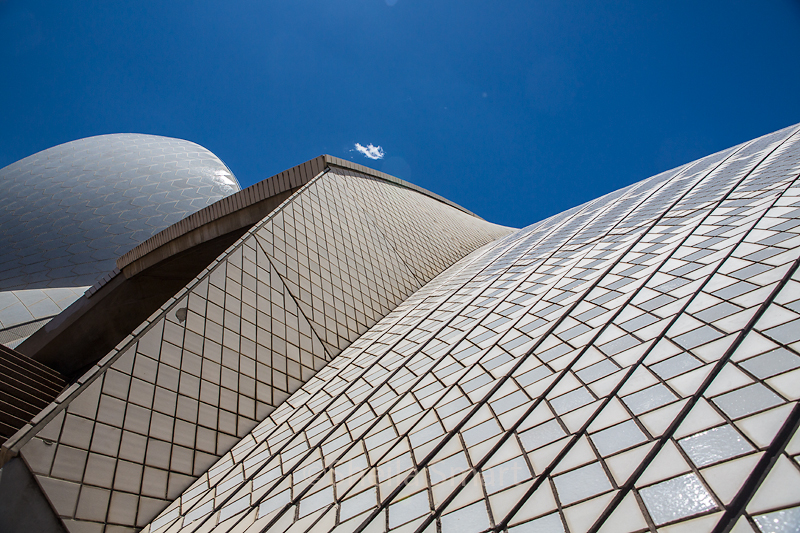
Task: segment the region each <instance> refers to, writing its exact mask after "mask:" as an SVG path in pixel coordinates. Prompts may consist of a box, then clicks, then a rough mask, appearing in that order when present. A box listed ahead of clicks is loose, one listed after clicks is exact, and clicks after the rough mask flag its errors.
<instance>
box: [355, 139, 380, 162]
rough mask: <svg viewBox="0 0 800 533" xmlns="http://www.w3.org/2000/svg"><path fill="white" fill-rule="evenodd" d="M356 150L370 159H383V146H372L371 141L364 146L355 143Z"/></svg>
mask: <svg viewBox="0 0 800 533" xmlns="http://www.w3.org/2000/svg"><path fill="white" fill-rule="evenodd" d="M356 150H358V151H359V152H361V153H362V154H363V155H364V157H368V158H370V159H383V148H381V147H380V146H373V145H372V143H370V144H368V145H366V146H363V145H361V144H359V143H356Z"/></svg>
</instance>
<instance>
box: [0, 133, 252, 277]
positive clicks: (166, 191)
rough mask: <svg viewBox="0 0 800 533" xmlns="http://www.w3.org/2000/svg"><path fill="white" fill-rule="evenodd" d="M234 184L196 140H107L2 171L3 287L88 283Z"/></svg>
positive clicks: (51, 151)
mask: <svg viewBox="0 0 800 533" xmlns="http://www.w3.org/2000/svg"><path fill="white" fill-rule="evenodd" d="M240 189H241V187H240V186H239V183H238V182H237V181H236V178H235V177H234V176H233V173H232V172H231V171H230V169H228V167H227V166H226V165H225V164H224V163H223V162H222V161H221V160H220V159H219V158H218V157H216V156H215V155H214V154H213V153H211V152H210V151H209V150H207V149H205V148H203V147H202V146H200V145H197V144H195V143H192V142H189V141H184V140H180V139H171V138H168V137H160V136H156V135H142V134H113V135H100V136H97V137H89V138H86V139H80V140H77V141H72V142H68V143H65V144H61V145H59V146H55V147H53V148H48V149H47V150H43V151H41V152H39V153H37V154H34V155H32V156H30V157H26V158H25V159H22V160H21V161H18V162H16V163H13V164H11V165H9V166H7V167H5V168H3V169H0V250H3V252H2V254H1V255H0V291H16V290H21V289H42V288H54V287H85V286H88V285H92V284H93V283H95V281H96V280H97V279H99V278H100V277H101V276H102V275H103V274H105V273H106V272H108V271H110V270H113V269H114V268H115V260H116V259H117V258H118V257H119V256H120V255H122V254H123V253H125V252H127V251H128V250H130V249H131V248H133V247H134V246H136V245H137V244H139V243H141V242H142V241H144V240H146V239H148V238H150V237H151V236H153V235H155V234H156V233H158V232H159V231H161V230H163V229H164V228H166V227H168V226H170V225H172V224H174V223H175V222H177V221H179V220H181V219H182V218H184V217H186V216H187V215H189V214H191V213H194V212H195V211H197V210H199V209H201V208H203V207H205V206H207V205H210V204H212V203H214V202H216V201H217V200H220V199H221V198H223V197H225V196H227V195H229V194H232V193H234V192H236V191H238V190H240Z"/></svg>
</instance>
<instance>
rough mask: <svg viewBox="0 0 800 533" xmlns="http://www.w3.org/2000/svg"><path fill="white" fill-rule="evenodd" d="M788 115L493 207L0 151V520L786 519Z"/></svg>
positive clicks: (247, 530) (270, 528)
mask: <svg viewBox="0 0 800 533" xmlns="http://www.w3.org/2000/svg"><path fill="white" fill-rule="evenodd" d="M798 180H800V126H792V127H790V128H786V129H784V130H781V131H778V132H775V133H772V134H770V135H766V136H764V137H761V138H758V139H755V140H753V141H750V142H747V143H744V144H742V145H739V146H735V147H733V148H730V149H727V150H724V151H722V152H719V153H716V154H713V155H710V156H708V157H705V158H703V159H700V160H697V161H694V162H691V163H688V164H685V165H683V166H681V167H679V168H676V169H673V170H670V171H667V172H664V173H662V174H659V175H656V176H653V177H650V178H648V179H645V180H643V181H640V182H638V183H635V184H634V185H631V186H629V187H626V188H624V189H621V190H619V191H615V192H612V193H610V194H608V195H606V196H603V197H601V198H598V199H596V200H594V201H591V202H588V203H586V204H584V205H581V206H578V207H575V208H573V209H570V210H568V211H565V212H563V213H561V214H558V215H556V216H553V217H551V218H549V219H547V220H543V221H540V222H537V223H535V224H533V225H531V226H528V227H526V228H523V229H519V230H518V229H513V228H507V227H503V226H498V225H496V224H493V223H491V222H487V221H485V220H483V219H482V218H480V217H479V216H477V215H475V214H473V213H471V212H469V211H467V210H465V209H463V208H462V207H460V206H458V205H456V204H454V203H452V202H450V201H448V200H447V199H444V198H442V197H440V196H438V195H436V194H434V193H432V192H429V191H426V190H424V189H421V188H419V187H417V186H415V185H412V184H410V183H408V182H405V181H403V180H400V179H397V178H395V177H393V176H390V175H387V174H384V173H382V172H377V171H375V170H372V169H369V168H366V167H363V166H360V165H356V164H353V163H351V162H349V161H345V160H342V159H338V158H335V157H331V156H327V155H323V156H320V157H317V158H315V159H312V160H310V161H307V162H305V163H303V164H301V165H298V166H296V167H294V168H291V169H289V170H286V171H284V172H282V173H280V174H278V175H276V176H273V177H271V178H269V179H266V180H264V181H261V182H259V183H256V184H255V185H253V186H251V187H248V188H246V189H241V187H240V185H239V183H238V181H237V180H236V178H235V177H234V175H233V173H232V172H231V170H230V169H228V167H227V166H226V165H225V164H224V163H223V162H222V161H221V160H220V159H219V158H217V157H216V156H215V155H214V154H213V153H211V152H210V151H208V150H207V149H205V148H203V147H201V146H198V145H197V144H194V143H191V142H188V141H183V140H177V139H169V138H164V137H158V136H152V135H133V134H119V135H104V136H99V137H91V138H87V139H82V140H78V141H73V142H69V143H66V144H63V145H60V146H56V147H53V148H50V149H48V150H44V151H42V152H39V153H37V154H34V155H32V156H30V157H27V158H25V159H23V160H21V161H19V162H17V163H14V164H12V165H10V166H8V167H5V168H3V169H0V443H1V446H0V465H2V467H1V468H0V531H4V532H5V531H9V532H12V531H13V532H16V531H20V532H23V531H26V532H27V531H42V532H46V533H49V532H59V533H64V532H70V533H103V532H105V533H124V532H134V531H143V532H146V533H178V532H181V533H188V532H197V533H201V532H203V533H204V532H211V531H214V532H226V533H227V532H230V533H234V532H236V533H261V532H270V533H273V532H274V533H305V532H314V533H316V532H336V533H360V532H364V533H388V532H390V531H391V532H398V533H400V532H403V533H414V532H419V533H421V532H426V533H428V532H429V533H439V532H441V533H451V532H474V533H482V532H487V531H492V532H509V533H534V532H559V533H566V532H569V533H588V532H603V533H609V532H611V533H614V532H620V533H635V532H646V531H650V532H664V533H683V532H687V533H688V532H692V533H694V532H734V533H757V532H760V533H769V532H773V533H783V532H794V531H800V433H798V426H800V405H799V404H798V400H800V272H798V266H800V181H798Z"/></svg>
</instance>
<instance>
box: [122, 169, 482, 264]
mask: <svg viewBox="0 0 800 533" xmlns="http://www.w3.org/2000/svg"><path fill="white" fill-rule="evenodd" d="M331 167H337V168H342V169H346V170H352V171H355V172H359V173H361V174H365V175H367V176H369V177H372V178H375V179H378V180H381V181H384V182H387V183H391V184H393V185H397V186H399V187H403V188H406V189H409V190H412V191H415V192H417V193H420V194H423V195H425V196H428V197H430V198H432V199H434V200H437V201H439V202H442V203H444V204H446V205H448V206H450V207H453V208H455V209H458V210H459V211H463V212H464V213H467V214H469V215H471V216H473V217H475V218H478V219H481V217H479V216H478V215H476V214H475V213H473V212H471V211H468V210H467V209H464V208H463V207H461V206H460V205H458V204H456V203H454V202H451V201H450V200H448V199H446V198H444V197H442V196H439V195H438V194H435V193H432V192H430V191H428V190H426V189H423V188H422V187H418V186H417V185H414V184H413V183H409V182H407V181H405V180H401V179H400V178H396V177H395V176H392V175H390V174H386V173H384V172H380V171H377V170H374V169H371V168H369V167H365V166H363V165H359V164H356V163H352V162H350V161H346V160H344V159H340V158H338V157H333V156H331V155H327V154H323V155H320V156H318V157H315V158H314V159H309V160H308V161H306V162H305V163H301V164H299V165H297V166H294V167H292V168H290V169H287V170H284V171H283V172H280V173H279V174H275V175H274V176H272V177H269V178H267V179H265V180H262V181H259V182H258V183H255V184H253V185H251V186H250V187H247V188H246V189H242V190H240V191H239V192H236V193H234V194H231V195H230V196H226V197H225V198H222V199H221V200H218V201H217V202H214V203H213V204H211V205H209V206H206V207H204V208H203V209H201V210H199V211H197V212H195V213H193V214H191V215H189V216H187V217H186V218H184V219H182V220H179V221H178V222H176V223H175V224H173V225H171V226H169V227H168V228H165V229H163V230H162V231H160V232H158V233H156V234H155V235H153V236H152V237H150V238H149V239H147V240H145V241H144V242H142V243H140V244H139V245H137V246H136V247H134V248H133V249H131V250H130V251H128V252H126V253H125V254H123V255H122V256H121V257H119V259H117V269H119V270H120V271H121V270H123V269H125V267H127V266H129V265H131V264H132V263H134V262H136V261H137V260H139V259H141V258H143V257H144V256H146V255H147V254H150V253H151V252H154V251H155V250H157V249H159V248H161V247H162V246H165V245H167V244H169V243H170V242H172V241H174V240H176V239H179V238H181V237H183V236H184V235H187V234H188V233H191V232H193V231H195V230H197V229H198V228H200V227H202V226H205V225H207V224H211V223H213V222H215V221H217V220H219V219H221V218H224V217H227V216H228V215H231V214H232V213H235V212H237V211H240V210H243V209H245V208H248V207H250V206H252V205H254V204H257V203H259V202H263V201H264V200H267V199H269V198H272V197H274V196H277V195H280V194H282V193H286V192H290V191H293V190H295V189H298V188H300V187H302V186H303V185H305V184H306V183H308V182H309V181H311V180H312V179H314V178H315V177H317V176H319V175H320V174H322V173H323V172H325V171H326V170H328V169H330V168H331ZM481 220H483V219H481Z"/></svg>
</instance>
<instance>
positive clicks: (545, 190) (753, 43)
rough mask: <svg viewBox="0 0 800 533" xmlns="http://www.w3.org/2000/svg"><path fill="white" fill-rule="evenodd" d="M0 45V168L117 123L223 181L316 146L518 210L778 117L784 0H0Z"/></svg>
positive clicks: (797, 112) (798, 54) (492, 216)
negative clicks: (182, 148) (206, 158)
mask: <svg viewBox="0 0 800 533" xmlns="http://www.w3.org/2000/svg"><path fill="white" fill-rule="evenodd" d="M0 65H2V72H3V79H2V82H0V167H3V166H5V165H8V164H10V163H12V162H14V161H16V160H18V159H21V158H23V157H26V156H28V155H31V154H33V153H35V152H37V151H39V150H43V149H45V148H48V147H50V146H54V145H56V144H59V143H63V142H67V141H70V140H74V139H78V138H81V137H87V136H90V135H98V134H104V133H117V132H137V133H152V134H158V135H166V136H171V137H179V138H184V139H189V140H191V141H194V142H197V143H199V144H201V145H203V146H205V147H206V148H208V149H210V150H211V151H212V152H214V153H215V154H217V155H218V156H219V157H220V158H222V159H223V160H224V161H225V162H226V163H227V164H228V166H229V167H230V168H231V169H232V170H233V172H234V174H236V176H237V177H238V178H239V181H240V182H241V183H242V185H243V186H246V185H250V184H252V183H255V182H256V181H259V180H261V179H264V178H267V177H269V176H271V175H273V174H275V173H277V172H280V171H282V170H284V169H286V168H288V167H291V166H294V165H296V164H298V163H301V162H303V161H305V160H307V159H310V158H312V157H315V156H317V155H319V154H321V153H329V154H331V155H335V156H338V157H343V158H347V159H352V160H353V161H355V162H358V163H362V164H366V165H368V166H371V167H373V168H377V169H379V170H383V171H385V172H389V173H391V174H394V175H396V176H398V177H401V178H404V179H407V180H409V181H412V182H413V183H415V184H417V185H420V186H422V187H425V188H427V189H430V190H432V191H434V192H436V193H439V194H441V195H443V196H445V197H447V198H449V199H451V200H453V201H455V202H457V203H459V204H461V205H463V206H464V207H466V208H468V209H470V210H473V211H475V212H476V213H477V214H479V215H481V216H483V217H484V218H486V219H487V220H491V221H494V222H498V223H501V224H506V225H511V226H516V227H521V226H525V225H528V224H530V223H533V222H535V221H537V220H540V219H542V218H544V217H547V216H549V215H552V214H555V213H558V212H560V211H563V210H564V209H567V208H569V207H572V206H574V205H577V204H580V203H582V202H585V201H587V200H590V199H592V198H595V197H597V196H599V195H601V194H604V193H606V192H609V191H612V190H615V189H618V188H620V187H623V186H625V185H628V184H630V183H633V182H635V181H639V180H641V179H644V178H646V177H648V176H651V175H653V174H656V173H658V172H661V171H663V170H667V169H669V168H673V167H675V166H678V165H680V164H682V163H685V162H688V161H691V160H693V159H697V158H699V157H702V156H704V155H707V154H710V153H713V152H715V151H718V150H721V149H724V148H727V147H728V146H732V145H734V144H738V143H740V142H743V141H746V140H749V139H751V138H754V137H757V136H760V135H763V134H766V133H769V132H771V131H774V130H777V129H779V128H782V127H785V126H788V125H791V124H794V123H797V122H800V2H798V1H797V0H791V1H790V0H767V1H764V0H762V1H760V2H756V1H752V2H746V1H738V2H737V1H730V0H727V1H708V2H697V1H696V0H695V1H691V2H689V1H678V0H673V1H669V2H647V1H644V2H643V1H641V0H635V1H634V0H632V1H629V2H621V1H620V2H615V1H605V2H592V1H588V0H586V1H581V2H577V1H565V0H558V1H555V0H554V1H550V0H547V1H538V0H520V1H512V0H499V1H496V2H487V1H485V0H483V1H473V0H460V1H454V0H347V1H345V0H326V1H312V0H291V1H287V0H258V1H234V0H228V1H226V2H207V1H191V2H190V1H186V0H170V1H168V2H164V1H159V2H149V1H140V2H126V3H119V2H108V1H107V0H106V1H96V2H90V1H85V2H56V1H54V0H52V1H49V2H46V1H38V0H26V1H21V0H0ZM356 143H359V144H361V145H362V146H368V145H369V144H372V145H374V146H380V147H381V148H382V150H383V159H376V160H372V159H368V158H366V157H365V156H364V155H362V154H361V153H360V152H358V151H356V150H355V145H356Z"/></svg>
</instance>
